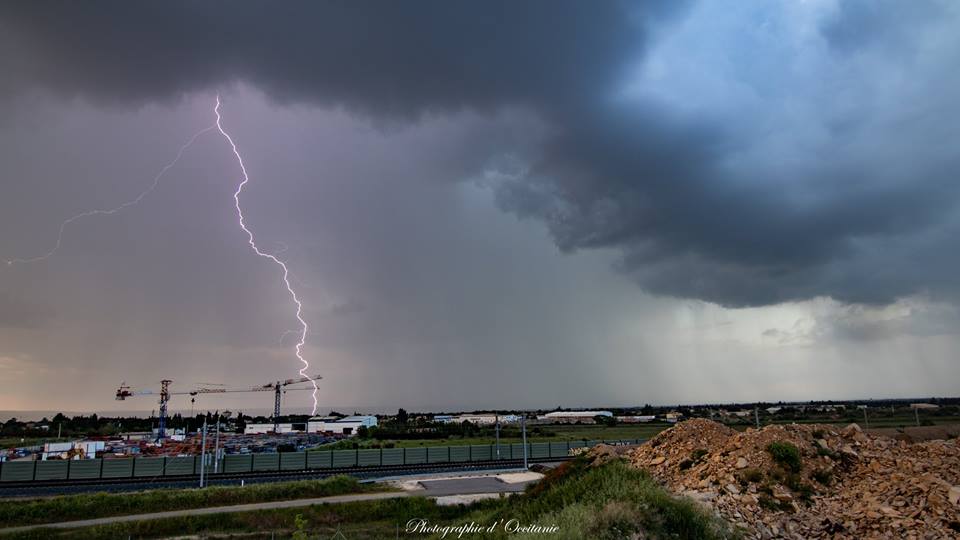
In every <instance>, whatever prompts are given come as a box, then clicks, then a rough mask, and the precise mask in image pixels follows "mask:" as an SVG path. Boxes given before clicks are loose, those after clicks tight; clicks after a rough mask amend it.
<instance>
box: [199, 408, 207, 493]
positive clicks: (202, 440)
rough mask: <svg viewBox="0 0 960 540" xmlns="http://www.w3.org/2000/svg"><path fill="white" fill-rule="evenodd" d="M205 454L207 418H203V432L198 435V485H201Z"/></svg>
mask: <svg viewBox="0 0 960 540" xmlns="http://www.w3.org/2000/svg"><path fill="white" fill-rule="evenodd" d="M206 455H207V418H206V416H204V418H203V434H201V435H200V487H203V465H204V463H205V461H206Z"/></svg>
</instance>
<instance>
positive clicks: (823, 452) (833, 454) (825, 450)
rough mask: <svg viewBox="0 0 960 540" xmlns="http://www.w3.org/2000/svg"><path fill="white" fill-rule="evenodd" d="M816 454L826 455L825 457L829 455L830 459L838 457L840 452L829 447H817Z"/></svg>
mask: <svg viewBox="0 0 960 540" xmlns="http://www.w3.org/2000/svg"><path fill="white" fill-rule="evenodd" d="M817 455H818V456H827V457H829V458H830V459H840V454H838V453H836V452H834V451H833V450H831V449H829V448H821V447H817Z"/></svg>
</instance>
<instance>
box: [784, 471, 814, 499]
mask: <svg viewBox="0 0 960 540" xmlns="http://www.w3.org/2000/svg"><path fill="white" fill-rule="evenodd" d="M783 485H785V486H787V487H788V488H790V490H791V491H793V492H794V493H796V494H797V495H799V496H800V500H802V501H805V502H809V501H810V499H811V498H812V497H813V486H811V485H810V484H808V483H806V482H804V481H803V478H801V477H800V475H799V474H788V475H787V477H786V479H785V480H784V482H783Z"/></svg>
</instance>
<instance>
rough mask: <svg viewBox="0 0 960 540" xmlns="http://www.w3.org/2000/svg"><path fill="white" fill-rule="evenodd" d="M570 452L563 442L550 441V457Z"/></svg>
mask: <svg viewBox="0 0 960 540" xmlns="http://www.w3.org/2000/svg"><path fill="white" fill-rule="evenodd" d="M569 452H570V448H569V445H568V444H567V443H565V442H552V443H550V457H552V458H554V457H567V455H568V453H569Z"/></svg>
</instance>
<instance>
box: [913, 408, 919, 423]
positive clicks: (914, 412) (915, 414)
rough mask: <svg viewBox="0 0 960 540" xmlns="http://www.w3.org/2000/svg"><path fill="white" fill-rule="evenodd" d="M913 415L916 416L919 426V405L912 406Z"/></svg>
mask: <svg viewBox="0 0 960 540" xmlns="http://www.w3.org/2000/svg"><path fill="white" fill-rule="evenodd" d="M913 415H914V416H915V417H916V419H917V425H918V426H919V425H920V407H914V408H913Z"/></svg>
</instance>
